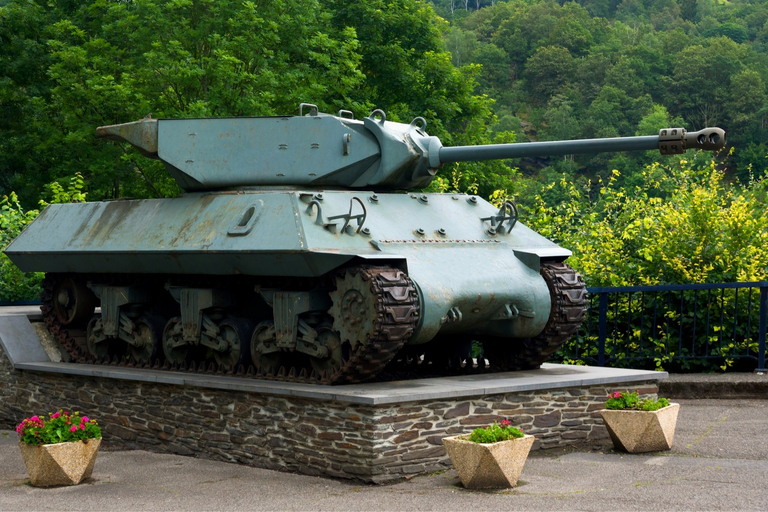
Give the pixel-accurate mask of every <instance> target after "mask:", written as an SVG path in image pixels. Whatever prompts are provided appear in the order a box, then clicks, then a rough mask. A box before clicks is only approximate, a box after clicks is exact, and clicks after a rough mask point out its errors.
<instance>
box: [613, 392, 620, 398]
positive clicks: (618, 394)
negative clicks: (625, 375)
mask: <svg viewBox="0 0 768 512" xmlns="http://www.w3.org/2000/svg"><path fill="white" fill-rule="evenodd" d="M611 398H621V392H619V391H616V392H615V393H611Z"/></svg>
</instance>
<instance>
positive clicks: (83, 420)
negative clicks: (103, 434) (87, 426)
mask: <svg viewBox="0 0 768 512" xmlns="http://www.w3.org/2000/svg"><path fill="white" fill-rule="evenodd" d="M89 421H91V420H89V419H88V416H83V418H82V419H81V420H80V423H88V422H89Z"/></svg>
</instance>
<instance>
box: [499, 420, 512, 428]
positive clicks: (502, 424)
mask: <svg viewBox="0 0 768 512" xmlns="http://www.w3.org/2000/svg"><path fill="white" fill-rule="evenodd" d="M511 424H512V422H511V421H509V420H501V426H502V427H508V426H510V425H511Z"/></svg>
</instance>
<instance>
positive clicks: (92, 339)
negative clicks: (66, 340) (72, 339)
mask: <svg viewBox="0 0 768 512" xmlns="http://www.w3.org/2000/svg"><path fill="white" fill-rule="evenodd" d="M103 332H104V325H103V324H102V320H101V315H94V316H93V318H91V321H90V322H88V327H87V328H86V331H85V348H86V350H88V353H89V354H90V355H92V356H93V357H96V358H102V357H104V356H108V355H112V354H113V353H114V351H115V338H106V337H104V334H103Z"/></svg>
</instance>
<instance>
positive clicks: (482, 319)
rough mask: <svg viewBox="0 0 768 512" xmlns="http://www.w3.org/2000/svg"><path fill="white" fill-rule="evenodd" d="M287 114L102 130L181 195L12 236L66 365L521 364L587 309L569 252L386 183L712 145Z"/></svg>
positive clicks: (298, 372)
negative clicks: (445, 135)
mask: <svg viewBox="0 0 768 512" xmlns="http://www.w3.org/2000/svg"><path fill="white" fill-rule="evenodd" d="M305 109H306V110H307V112H308V115H303V114H304V110H305ZM299 114H300V115H299V116H288V117H261V118H224V119H158V120H156V119H144V120H142V121H138V122H135V123H127V124H121V125H115V126H105V127H101V128H98V130H97V135H98V136H99V137H102V138H107V139H116V140H119V141H128V142H130V143H131V144H133V145H134V146H135V147H136V148H137V149H138V150H139V151H140V152H141V153H143V154H144V155H146V156H149V157H151V158H158V159H160V160H161V161H162V162H163V163H164V164H165V166H166V167H167V168H168V170H169V172H170V173H171V174H172V175H173V177H174V178H175V179H176V180H177V181H178V183H179V185H180V186H181V187H182V188H183V189H184V190H185V191H186V192H185V193H184V194H182V195H180V196H179V197H175V198H166V199H145V200H118V201H102V202H90V203H80V204H54V205H50V206H48V207H47V208H46V209H45V210H44V211H43V212H41V213H40V215H39V216H38V217H37V219H35V220H34V221H33V222H32V223H31V224H30V225H29V226H27V228H26V229H25V230H24V231H23V232H22V233H21V235H19V236H18V237H17V238H16V239H15V240H14V241H13V242H12V243H11V244H10V245H9V246H8V248H7V249H6V253H7V255H8V256H9V257H10V258H11V260H12V261H13V262H14V263H15V264H16V265H17V266H18V267H19V268H20V269H21V270H23V271H25V272H29V271H37V272H46V278H45V280H44V281H43V292H42V299H43V302H44V305H43V307H42V311H43V315H44V317H45V320H46V323H47V324H48V326H49V328H50V330H51V332H52V333H53V335H54V336H56V338H57V339H58V341H59V342H60V344H61V346H62V347H64V348H65V349H66V351H67V353H68V356H67V357H68V358H69V359H70V360H73V361H81V362H92V363H95V364H124V363H125V362H126V361H127V360H130V361H132V363H131V364H132V365H134V366H152V367H156V368H165V369H167V370H168V371H182V370H189V369H205V371H211V370H215V371H218V372H222V373H227V374H230V375H234V376H238V375H240V376H252V377H255V378H262V379H273V380H274V379H276V380H290V381H300V382H311V383H320V384H337V383H345V382H358V381H362V380H366V379H370V378H374V377H375V376H376V375H378V374H381V372H382V371H384V373H385V374H389V375H397V376H399V377H400V378H406V377H409V376H413V375H417V374H423V372H425V371H427V372H428V373H429V374H430V375H435V374H438V373H446V372H447V373H455V372H471V371H506V370H519V369H532V368H537V367H538V366H539V365H540V364H541V363H542V362H544V361H545V360H546V359H547V358H548V357H549V356H550V355H551V354H552V353H553V352H554V351H556V350H557V349H558V348H559V347H560V345H561V344H562V343H563V342H564V341H565V340H566V339H568V338H569V337H570V336H571V335H572V334H574V333H575V332H576V331H577V330H578V328H579V325H580V324H581V322H582V319H583V318H584V315H585V313H586V307H587V291H586V287H585V285H584V282H583V281H582V279H581V277H580V276H579V274H578V273H577V272H575V271H574V269H572V268H571V267H570V266H568V265H567V264H566V263H565V260H566V259H567V258H568V256H570V254H571V252H570V251H569V250H567V249H565V248H563V247H559V246H558V245H556V244H555V243H553V242H551V241H550V240H547V239H546V238H544V237H542V236H541V235H539V234H537V233H535V232H534V231H532V230H531V229H529V228H528V227H526V226H525V225H524V224H523V223H522V222H518V215H517V208H516V206H515V204H514V203H512V202H509V201H508V202H506V203H504V204H503V205H502V206H501V207H500V208H499V207H496V206H493V205H491V204H489V203H488V202H486V201H484V200H483V199H482V198H480V197H477V196H469V195H465V194H424V193H420V192H419V193H387V191H388V190H404V189H414V188H422V187H425V186H427V185H428V184H429V183H430V182H431V180H432V179H433V177H434V175H435V172H436V170H437V169H438V168H439V167H440V166H441V165H443V164H444V163H446V162H460V161H471V160H488V159H505V158H517V157H523V156H547V155H560V154H573V153H584V152H586V153H590V152H600V151H629V150H647V149H655V148H658V149H659V150H660V151H661V152H662V153H663V154H671V153H682V152H683V151H685V150H686V149H690V148H701V149H719V148H721V147H723V145H724V143H725V133H724V132H723V131H722V130H719V129H717V128H707V129H704V130H701V131H699V132H695V133H687V132H686V131H685V130H683V129H679V128H675V129H665V130H662V131H661V132H660V134H659V136H651V137H628V138H617V139H597V140H582V141H562V142H537V143H524V144H523V143H521V144H501V145H490V146H479V147H443V146H442V144H441V143H440V141H439V140H438V139H437V137H433V136H429V135H427V133H426V132H425V129H426V123H425V121H424V120H423V119H421V118H416V119H415V120H413V121H412V122H411V123H410V124H403V123H393V122H389V121H387V120H386V116H385V114H384V112H382V111H378V110H377V111H374V112H373V113H372V114H371V115H370V116H369V117H366V118H365V119H363V120H362V121H359V120H355V119H352V116H351V113H349V112H340V113H339V115H338V116H332V115H325V114H320V113H318V112H317V109H316V108H315V107H313V106H311V105H302V107H301V108H300V111H299ZM97 307H100V309H99V310H97V309H96V308H97ZM97 311H98V312H97ZM477 344H480V345H481V346H482V351H483V357H479V358H476V359H473V358H472V354H471V349H472V347H473V346H474V347H477V346H478V345H477Z"/></svg>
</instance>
